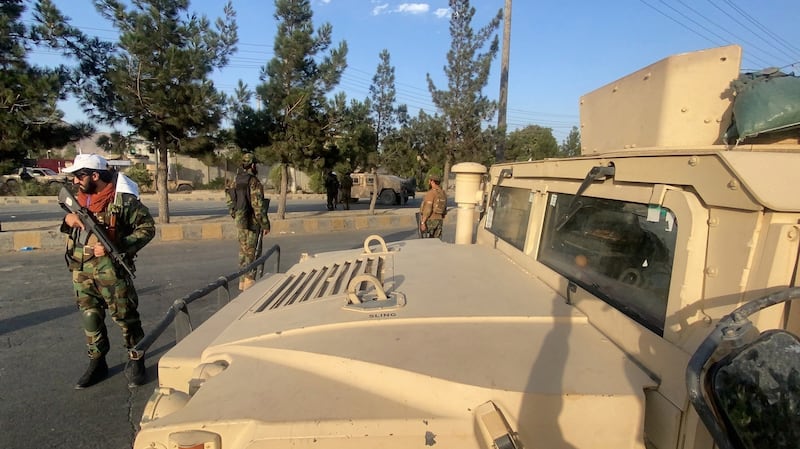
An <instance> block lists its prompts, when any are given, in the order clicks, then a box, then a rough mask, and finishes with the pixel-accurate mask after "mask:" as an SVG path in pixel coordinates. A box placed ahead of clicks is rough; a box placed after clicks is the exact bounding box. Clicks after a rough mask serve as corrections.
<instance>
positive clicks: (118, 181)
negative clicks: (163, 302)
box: [61, 154, 156, 389]
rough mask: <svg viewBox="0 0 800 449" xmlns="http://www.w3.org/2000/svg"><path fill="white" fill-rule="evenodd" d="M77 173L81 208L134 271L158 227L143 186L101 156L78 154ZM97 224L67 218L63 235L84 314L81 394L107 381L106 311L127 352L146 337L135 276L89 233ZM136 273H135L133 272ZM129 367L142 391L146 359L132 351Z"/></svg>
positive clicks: (74, 168)
mask: <svg viewBox="0 0 800 449" xmlns="http://www.w3.org/2000/svg"><path fill="white" fill-rule="evenodd" d="M64 171H65V172H67V173H73V174H74V175H75V178H74V179H73V181H72V182H73V183H74V184H77V186H78V198H77V202H78V203H79V205H80V207H82V208H85V209H88V214H89V215H84V217H85V218H86V217H90V219H91V217H94V219H95V221H96V223H97V224H98V225H99V226H98V227H94V228H95V229H97V232H100V233H103V229H104V230H105V232H104V233H105V234H106V237H108V239H107V240H108V241H111V242H113V244H114V245H113V246H112V248H113V249H118V250H119V251H120V252H121V253H123V257H124V259H127V260H126V262H127V264H126V265H127V266H128V267H132V266H133V259H134V258H135V257H136V253H137V252H138V251H139V250H140V249H142V248H143V247H144V246H145V245H146V244H147V243H148V242H149V241H150V240H152V238H153V236H155V233H156V228H155V221H154V220H153V217H152V216H151V215H150V211H149V209H148V208H147V207H146V206H145V205H143V204H142V203H141V202H139V186H138V185H137V184H136V183H135V182H133V181H132V180H131V179H130V178H128V177H126V176H125V175H122V174H118V175H116V176H115V175H114V172H112V171H111V170H109V167H108V162H107V161H106V160H105V159H104V158H102V157H100V156H98V155H96V154H79V155H78V156H76V157H75V161H74V162H73V164H72V166H71V167H69V168H67V169H65V170H64ZM92 225H93V224H92V223H84V222H82V221H81V219H80V217H79V215H78V214H75V213H68V214H67V215H66V216H65V217H64V222H63V223H62V224H61V232H63V233H66V234H69V238H68V240H67V253H66V260H67V264H68V266H69V269H70V271H72V284H73V288H74V290H75V299H76V301H77V303H78V307H79V308H80V311H81V318H82V321H83V330H84V332H85V333H86V346H87V350H88V356H89V367H88V368H87V369H86V372H85V373H84V374H83V375H82V376H81V378H80V379H79V380H78V382H77V384H76V385H75V388H76V389H82V388H86V387H89V386H91V385H94V384H96V383H97V382H100V381H101V380H103V379H105V378H106V376H108V364H107V363H106V354H107V353H108V352H109V349H110V345H109V342H108V331H107V329H106V325H105V315H106V309H108V311H109V313H110V314H111V318H112V319H113V320H114V322H115V323H117V324H118V325H119V327H120V329H121V330H122V339H123V343H124V345H125V347H126V348H128V349H131V348H133V347H134V346H135V345H136V344H137V343H138V342H139V341H140V340H141V339H142V338H143V337H144V331H143V330H142V323H141V321H140V320H139V312H138V311H137V308H138V305H139V298H138V296H137V295H136V290H135V289H134V286H133V281H132V279H131V274H128V273H126V272H125V271H123V269H122V267H120V266H119V264H115V263H114V262H113V261H112V258H111V257H109V253H111V252H112V251H113V249H112V248H106V247H105V246H104V245H103V244H102V243H101V242H100V239H99V238H98V237H97V236H96V235H95V233H91V232H89V231H87V228H89V227H92ZM131 271H132V270H131ZM128 354H129V358H130V360H129V362H128V363H127V365H126V366H125V375H126V376H127V378H128V386H137V385H142V384H144V383H145V381H146V376H145V367H144V355H143V354H138V355H137V354H136V353H134V352H132V351H129V353H128Z"/></svg>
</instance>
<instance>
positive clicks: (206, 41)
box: [41, 0, 238, 223]
mask: <svg viewBox="0 0 800 449" xmlns="http://www.w3.org/2000/svg"><path fill="white" fill-rule="evenodd" d="M41 3H42V4H43V5H45V6H46V7H45V8H43V9H42V10H43V20H42V23H43V24H44V25H45V27H44V28H45V32H46V33H48V37H49V38H50V39H51V40H52V41H54V42H57V43H58V44H59V45H60V46H61V48H63V49H64V50H65V51H66V52H67V53H68V54H70V55H71V56H74V57H76V58H78V60H79V61H80V63H81V72H82V73H81V75H82V80H83V82H82V83H81V84H80V85H79V86H77V92H78V93H79V94H80V99H81V104H82V106H83V107H84V110H85V111H86V112H87V114H89V116H90V117H92V118H94V119H96V120H99V121H101V122H105V123H108V124H115V123H119V122H125V123H127V124H128V125H129V126H131V127H132V128H133V129H134V130H135V132H136V133H137V134H138V135H139V136H140V137H141V138H143V139H145V140H147V141H149V142H150V144H151V145H152V146H153V147H154V148H155V149H156V150H157V152H158V153H157V154H158V160H159V164H158V169H157V175H156V187H157V189H158V212H159V213H158V216H159V221H160V222H161V223H169V200H168V195H167V167H168V158H167V154H168V151H173V152H178V153H180V152H189V151H191V150H192V149H199V148H206V145H203V144H202V142H201V144H191V143H190V141H191V140H192V139H194V138H200V137H203V136H207V135H209V134H211V133H212V132H214V131H215V130H216V129H217V128H218V126H219V123H220V121H221V119H222V114H223V106H224V103H225V97H224V95H223V94H222V93H220V92H218V91H217V90H216V88H215V87H214V84H213V83H212V82H211V81H210V80H209V78H208V77H209V75H211V73H212V72H213V71H214V70H215V69H219V68H221V67H224V66H225V65H226V64H227V62H228V57H229V56H230V54H231V53H232V52H234V51H235V50H236V42H237V39H238V38H237V28H236V22H235V12H234V10H233V7H232V6H231V4H230V3H228V4H227V5H226V6H225V7H224V15H225V18H224V20H223V19H217V21H216V23H215V25H214V27H212V25H211V23H210V22H209V20H208V19H207V18H206V17H205V16H197V15H196V14H190V13H189V12H188V7H189V2H188V1H187V0H138V1H135V2H133V3H132V4H131V5H130V7H129V6H128V4H127V3H123V2H120V1H117V0H96V1H95V6H96V7H97V10H98V12H99V13H100V14H101V15H102V16H103V17H104V18H105V19H107V20H108V21H109V22H110V23H111V25H112V26H113V27H114V28H116V29H117V30H119V41H118V42H117V43H116V45H114V46H112V45H109V44H108V43H103V42H100V41H98V40H96V39H94V40H93V39H88V38H86V37H85V36H84V35H83V34H82V33H81V32H80V30H77V29H76V28H74V27H69V26H68V20H67V19H66V18H64V17H63V16H61V14H60V12H58V10H57V9H56V8H55V7H54V6H53V5H52V4H51V3H50V1H49V0H46V1H42V2H41ZM109 50H111V51H110V52H109Z"/></svg>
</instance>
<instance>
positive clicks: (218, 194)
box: [0, 190, 325, 204]
mask: <svg viewBox="0 0 800 449" xmlns="http://www.w3.org/2000/svg"><path fill="white" fill-rule="evenodd" d="M265 196H266V197H267V198H269V199H270V201H271V202H273V203H277V201H278V196H279V195H278V194H276V193H266V194H265ZM224 199H225V192H223V191H222V190H195V191H194V192H192V193H172V194H170V195H169V201H222V200H224ZM286 199H287V200H319V199H323V200H324V199H325V194H324V193H290V194H288V195H287V196H286ZM142 200H144V201H146V202H148V203H151V204H158V197H157V196H156V194H154V193H144V194H142ZM0 204H58V197H55V196H0Z"/></svg>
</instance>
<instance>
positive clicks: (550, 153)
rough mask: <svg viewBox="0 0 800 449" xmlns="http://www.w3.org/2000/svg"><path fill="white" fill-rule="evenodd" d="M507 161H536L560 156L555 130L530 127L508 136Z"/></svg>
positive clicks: (537, 126) (535, 126)
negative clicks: (554, 134) (554, 135)
mask: <svg viewBox="0 0 800 449" xmlns="http://www.w3.org/2000/svg"><path fill="white" fill-rule="evenodd" d="M505 153H506V160H509V161H535V160H541V159H545V158H548V157H555V156H556V155H557V154H558V143H557V142H556V138H555V137H553V130H552V129H550V128H545V127H543V126H539V125H529V126H526V127H525V128H522V129H518V130H516V131H514V132H512V133H511V134H509V135H508V138H507V139H506V148H505Z"/></svg>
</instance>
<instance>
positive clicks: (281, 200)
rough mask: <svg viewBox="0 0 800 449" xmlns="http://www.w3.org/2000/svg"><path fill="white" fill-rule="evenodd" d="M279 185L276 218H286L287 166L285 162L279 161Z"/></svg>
mask: <svg viewBox="0 0 800 449" xmlns="http://www.w3.org/2000/svg"><path fill="white" fill-rule="evenodd" d="M280 167H281V185H280V187H279V191H280V196H278V213H277V215H278V220H283V219H284V218H286V190H287V187H288V184H289V183H288V179H287V178H288V171H289V170H288V168H287V167H286V164H284V163H281V164H280Z"/></svg>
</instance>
